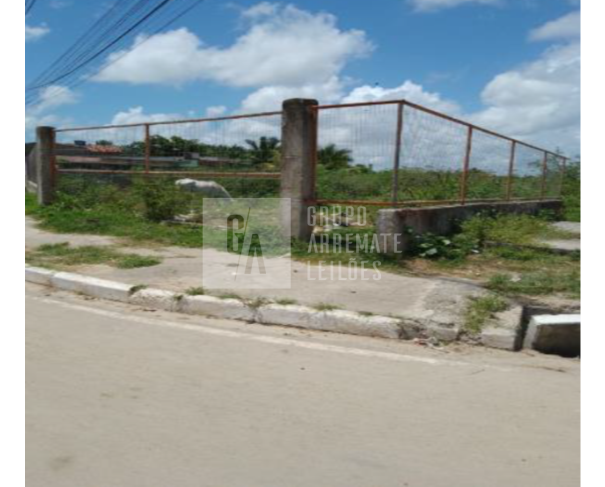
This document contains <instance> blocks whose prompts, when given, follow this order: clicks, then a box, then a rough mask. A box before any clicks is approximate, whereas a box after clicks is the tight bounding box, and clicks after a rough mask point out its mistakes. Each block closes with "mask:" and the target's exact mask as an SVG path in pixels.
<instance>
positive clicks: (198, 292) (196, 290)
mask: <svg viewBox="0 0 605 487" xmlns="http://www.w3.org/2000/svg"><path fill="white" fill-rule="evenodd" d="M185 294H187V296H204V295H205V294H206V290H205V289H204V288H203V287H190V288H189V289H187V291H185Z"/></svg>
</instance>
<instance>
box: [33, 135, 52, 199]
mask: <svg viewBox="0 0 605 487" xmlns="http://www.w3.org/2000/svg"><path fill="white" fill-rule="evenodd" d="M55 137H56V135H55V129H54V127H38V128H37V129H36V149H35V150H36V176H37V183H38V203H39V204H40V205H43V206H46V205H50V204H51V203H52V202H53V199H54V195H55V176H56V174H55Z"/></svg>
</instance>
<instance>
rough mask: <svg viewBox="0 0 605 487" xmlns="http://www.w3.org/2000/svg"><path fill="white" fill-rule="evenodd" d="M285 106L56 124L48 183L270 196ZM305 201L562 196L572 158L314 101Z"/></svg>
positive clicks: (421, 112)
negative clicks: (155, 183) (185, 187)
mask: <svg viewBox="0 0 605 487" xmlns="http://www.w3.org/2000/svg"><path fill="white" fill-rule="evenodd" d="M282 116H283V113H282V112H267V113H257V114H250V115H235V116H226V117H216V118H205V119H196V120H179V121H157V122H146V123H133V124H122V125H109V126H98V127H76V128H66V129H58V130H56V131H55V143H54V157H53V173H54V176H55V180H56V181H55V182H56V183H58V184H60V183H61V181H62V180H65V179H69V178H80V179H86V180H87V181H88V182H94V183H101V182H107V181H109V182H112V183H117V184H122V183H123V184H127V183H128V181H129V180H130V179H132V178H133V177H138V176H163V177H167V178H197V179H213V180H214V179H217V180H219V181H220V182H221V184H223V185H224V186H225V188H226V189H227V190H228V191H229V192H230V193H231V195H232V196H233V197H277V196H278V195H279V194H280V179H281V172H280V171H281V143H282V141H281V137H282V123H283V122H282ZM312 116H313V119H314V120H313V121H314V123H316V124H317V137H315V138H314V140H312V141H310V143H312V144H313V149H312V151H313V152H314V153H315V172H314V174H315V175H314V184H315V195H314V198H313V201H311V203H312V204H319V205H336V204H348V205H355V204H359V205H368V206H376V207H400V206H416V205H427V204H445V203H462V204H465V203H467V202H490V201H515V200H531V199H551V198H559V197H560V196H561V191H562V187H563V179H564V174H565V169H566V165H567V163H568V159H567V158H566V157H564V156H561V155H559V154H556V153H554V152H551V151H548V150H545V149H542V148H539V147H535V146H533V145H531V144H527V143H525V142H522V141H519V140H515V139H513V138H510V137H507V136H504V135H502V134H498V133H496V132H493V131H490V130H487V129H485V128H482V127H478V126H476V125H473V124H471V123H468V122H465V121H462V120H459V119H457V118H454V117H451V116H448V115H445V114H443V113H439V112H437V111H435V110H432V109H429V108H426V107H423V106H420V105H417V104H414V103H411V102H408V101H405V100H399V101H386V102H368V103H354V104H343V105H323V106H321V105H320V106H315V107H314V108H313V109H312Z"/></svg>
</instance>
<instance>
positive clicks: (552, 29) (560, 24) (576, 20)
mask: <svg viewBox="0 0 605 487" xmlns="http://www.w3.org/2000/svg"><path fill="white" fill-rule="evenodd" d="M581 27H582V15H581V12H579V11H578V12H571V13H570V14H567V15H565V16H563V17H561V18H559V19H556V20H552V21H550V22H547V23H546V24H544V25H542V26H541V27H538V28H537V29H534V30H533V31H532V32H531V33H530V35H529V37H530V39H531V40H532V41H550V40H557V39H575V38H579V37H580V35H581Z"/></svg>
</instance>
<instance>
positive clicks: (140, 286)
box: [128, 284, 149, 296]
mask: <svg viewBox="0 0 605 487" xmlns="http://www.w3.org/2000/svg"><path fill="white" fill-rule="evenodd" d="M148 287H149V286H147V284H137V285H136V286H132V287H131V288H130V290H129V291H128V294H130V295H131V296H133V295H135V294H136V293H138V292H139V291H144V290H145V289H147V288H148Z"/></svg>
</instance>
